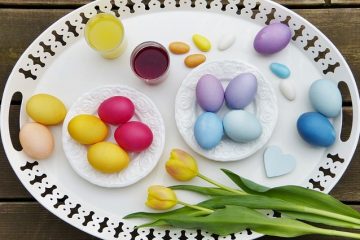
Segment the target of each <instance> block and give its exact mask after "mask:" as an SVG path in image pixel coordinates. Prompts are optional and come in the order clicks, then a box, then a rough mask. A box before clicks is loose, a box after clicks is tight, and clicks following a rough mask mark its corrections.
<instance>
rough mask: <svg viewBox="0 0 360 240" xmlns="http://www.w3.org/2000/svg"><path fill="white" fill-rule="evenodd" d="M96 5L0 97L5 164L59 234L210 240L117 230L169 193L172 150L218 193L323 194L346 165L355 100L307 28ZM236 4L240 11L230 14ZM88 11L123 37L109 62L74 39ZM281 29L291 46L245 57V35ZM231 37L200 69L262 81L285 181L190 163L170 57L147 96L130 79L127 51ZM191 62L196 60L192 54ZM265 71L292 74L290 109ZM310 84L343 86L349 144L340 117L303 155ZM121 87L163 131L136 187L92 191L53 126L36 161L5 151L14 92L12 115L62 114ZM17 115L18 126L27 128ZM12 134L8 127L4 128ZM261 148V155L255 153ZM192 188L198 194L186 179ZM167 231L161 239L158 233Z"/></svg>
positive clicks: (59, 26)
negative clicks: (40, 110) (244, 73)
mask: <svg viewBox="0 0 360 240" xmlns="http://www.w3.org/2000/svg"><path fill="white" fill-rule="evenodd" d="M132 2H133V3H134V5H133V6H130V5H128V6H127V5H126V3H127V1H124V0H99V1H95V2H92V3H90V4H88V5H86V6H84V7H81V8H79V9H77V10H75V11H73V12H71V13H70V14H68V15H66V16H65V17H63V18H62V19H60V20H59V21H57V22H56V23H54V24H53V25H52V26H50V27H49V28H48V29H47V30H46V31H44V32H43V33H42V34H41V35H40V36H39V37H38V38H37V39H36V40H35V41H34V42H33V43H32V44H31V45H30V46H29V48H28V49H27V50H26V51H25V52H24V54H23V55H22V57H21V58H20V59H19V61H18V62H17V64H16V65H15V67H14V69H13V71H12V73H11V75H10V77H9V80H8V82H7V84H6V87H5V92H4V95H3V99H2V106H1V135H2V141H3V145H4V148H5V151H6V154H7V156H8V159H9V162H10V164H11V166H12V167H13V169H14V171H15V173H16V174H17V176H18V177H19V179H20V180H21V182H22V183H23V184H24V186H25V187H26V188H27V189H28V191H29V192H30V193H31V194H32V195H33V196H34V197H35V198H36V199H37V200H38V201H39V202H40V203H41V204H42V205H43V206H44V207H46V208H47V209H48V210H49V211H51V212H52V213H54V214H55V215H56V216H58V217H59V218H61V219H63V220H64V221H66V222H68V223H69V224H71V225H73V226H75V227H77V228H79V229H81V230H83V231H85V232H88V233H89V234H92V235H94V236H97V237H99V238H102V239H121V240H128V239H162V238H164V239H183V238H184V237H186V238H188V239H194V238H195V237H196V239H214V237H213V236H212V234H211V233H208V232H206V231H203V230H198V231H197V230H185V231H182V229H164V228H161V229H158V228H154V229H152V228H151V229H140V230H136V229H134V228H133V227H134V225H135V224H138V223H140V221H135V220H134V221H129V220H123V219H122V217H123V216H124V215H126V214H129V213H131V212H135V211H148V209H147V208H146V207H145V205H144V202H145V200H146V190H147V187H148V186H149V185H152V184H164V185H172V184H176V183H177V182H175V181H174V180H172V179H171V178H170V177H169V176H168V175H167V174H166V172H165V170H164V167H163V166H164V163H165V161H166V160H167V158H168V155H169V152H170V150H171V149H172V148H174V147H177V148H182V149H184V150H186V151H189V152H191V153H193V154H194V156H195V157H196V158H197V159H198V164H199V168H200V170H201V172H202V173H206V175H208V176H209V177H212V178H214V179H215V180H218V181H221V182H223V183H225V184H227V183H229V180H227V179H226V178H225V176H223V175H222V174H221V173H220V172H219V170H218V169H219V168H228V169H230V170H233V171H235V172H237V173H239V174H240V175H242V176H244V177H247V178H250V179H252V180H254V181H257V182H259V183H262V184H265V185H268V186H277V185H284V184H296V185H301V186H304V187H309V188H312V189H316V190H320V191H323V192H329V191H330V190H331V189H332V188H333V187H334V185H335V184H336V183H337V182H338V180H339V179H340V177H341V176H342V174H343V173H344V171H345V169H346V167H347V166H348V165H349V163H350V161H351V158H352V156H353V153H354V151H355V148H356V145H357V142H358V137H359V126H360V124H359V123H360V122H359V107H360V104H359V95H358V91H357V87H356V83H355V81H354V77H353V75H352V73H351V71H350V69H349V67H348V65H347V63H346V62H345V60H344V58H343V57H342V56H341V54H340V53H339V51H338V50H337V49H336V47H335V46H334V45H333V44H332V43H331V42H330V41H329V40H328V39H327V38H326V37H325V36H324V35H323V34H322V33H321V32H320V31H318V30H317V29H316V28H315V27H314V26H312V25H311V24H310V23H309V22H307V21H306V20H304V19H303V18H301V17H299V16H298V15H297V14H295V13H293V12H292V11H289V10H287V9H286V8H284V7H282V6H280V5H278V4H276V3H274V2H272V1H269V0H244V1H242V0H229V1H225V2H224V1H223V3H222V1H221V0H214V1H211V3H207V2H206V1H205V0H195V1H189V0H179V1H172V0H166V1H161V3H160V2H159V1H156V0H151V1H150V2H149V3H148V4H146V5H145V4H144V3H143V2H142V0H133V1H132ZM238 3H243V5H241V4H238ZM98 11H103V12H112V13H113V14H116V15H117V16H120V15H121V18H122V19H123V24H124V27H125V29H126V36H127V40H128V47H127V49H126V51H125V52H124V55H123V56H122V57H120V58H119V59H116V60H114V61H108V60H104V59H102V58H101V57H100V56H99V55H98V54H96V53H95V52H93V51H92V50H91V49H90V48H89V47H88V46H87V45H86V41H85V40H84V38H83V28H84V25H85V23H86V22H87V20H88V19H89V18H90V17H91V16H94V15H95V14H96V13H97V12H98ZM272 21H281V22H284V23H286V24H288V25H289V26H290V28H291V30H292V33H293V41H292V42H291V44H290V45H289V46H288V47H287V48H286V49H285V50H283V51H282V52H280V53H278V54H276V55H273V56H271V57H261V56H259V55H257V54H256V53H255V51H254V49H253V47H252V40H253V38H254V36H255V34H256V33H257V32H258V31H259V30H260V29H261V28H262V27H264V26H265V25H266V24H269V23H270V22H272ZM228 32H233V33H235V35H236V37H237V41H236V43H235V44H234V45H233V46H232V47H231V48H230V49H228V50H227V51H224V52H219V51H217V50H216V48H215V47H214V48H213V50H212V51H210V52H209V53H206V55H207V59H208V60H209V61H213V60H229V59H230V60H238V61H242V62H246V63H248V64H251V65H254V66H255V67H256V68H257V69H259V71H261V73H262V75H263V76H264V77H265V78H267V79H269V80H270V82H272V84H273V88H274V89H275V94H276V97H277V99H278V109H279V114H278V122H277V125H276V127H275V129H274V131H273V134H272V136H271V138H270V140H269V142H268V144H271V145H278V146H280V147H281V148H282V150H283V151H284V152H285V153H291V154H292V155H293V156H295V157H296V158H297V160H298V161H297V162H298V165H297V168H296V169H295V170H294V171H293V172H292V173H291V174H288V175H285V176H282V177H278V178H273V179H268V178H266V176H265V171H264V165H263V162H262V161H263V160H262V153H263V149H264V148H262V149H260V150H259V151H257V152H256V153H255V154H253V155H252V156H250V157H248V158H247V159H244V160H242V161H236V162H227V163H224V162H215V161H209V160H207V159H204V158H202V157H201V156H199V155H198V154H195V153H194V152H193V151H191V149H190V148H189V147H188V146H187V144H186V143H185V142H184V141H183V139H182V137H181V135H180V134H179V132H178V131H177V128H176V122H175V119H174V114H175V113H174V104H175V95H176V92H177V90H178V88H179V87H180V85H181V82H182V80H183V79H184V78H185V77H186V75H187V74H188V73H189V71H190V70H189V69H187V68H186V67H185V66H184V64H183V60H184V56H174V55H172V56H171V64H170V70H169V76H168V79H167V80H166V81H165V82H163V83H161V84H160V85H157V86H148V85H146V84H144V83H143V82H141V81H140V80H138V79H137V78H136V77H135V76H134V75H133V74H132V71H131V70H130V69H131V68H130V64H129V59H130V54H131V51H132V49H133V48H134V47H135V46H136V45H137V44H139V43H141V42H143V41H146V40H154V41H158V42H160V43H162V44H164V45H168V43H169V42H171V41H174V40H181V41H186V42H188V43H191V36H192V34H193V33H200V34H203V35H205V36H207V37H208V38H209V39H210V40H211V41H212V42H213V44H214V46H216V44H217V42H218V39H219V37H220V36H221V35H222V34H226V33H228ZM191 46H192V50H191V52H192V53H196V52H197V51H196V48H195V46H193V45H191ZM271 62H282V63H285V64H286V65H287V66H289V68H290V69H291V71H292V75H291V76H292V78H293V79H292V80H293V81H294V83H295V87H296V90H297V99H296V100H295V101H294V102H288V101H287V100H286V99H284V98H283V97H282V96H281V94H280V92H279V90H278V84H279V81H280V80H279V79H276V78H275V77H274V76H273V75H272V73H271V72H270V70H269V68H268V67H269V64H270V63H271ZM319 78H329V79H332V80H333V81H334V82H340V81H344V82H345V83H346V85H347V86H348V87H349V90H350V95H351V99H352V106H353V115H352V116H353V119H352V122H353V124H352V128H351V134H350V138H349V139H348V140H346V141H344V142H343V141H341V140H340V131H341V120H342V117H338V118H336V119H334V122H333V124H334V127H335V129H336V131H337V141H336V143H335V144H334V145H333V146H332V147H330V148H313V147H310V146H309V145H307V144H306V143H304V141H303V140H302V139H301V138H300V137H299V136H298V134H297V132H296V127H295V122H296V119H297V117H298V116H299V114H300V113H302V112H305V111H311V110H312V108H311V105H310V103H309V100H308V97H307V90H308V87H309V86H310V84H311V83H312V82H313V81H315V80H317V79H319ZM109 84H110V85H112V84H115V85H116V84H122V85H127V86H130V87H132V88H135V89H137V90H139V91H140V92H143V93H144V94H145V95H147V96H148V97H149V98H150V99H151V100H152V101H153V102H154V104H155V105H156V107H157V108H158V109H159V111H160V113H161V115H162V117H163V119H164V123H165V129H166V143H165V147H164V152H163V154H162V156H161V158H160V161H159V163H158V165H157V167H156V168H154V170H153V171H152V172H151V173H150V174H149V175H147V176H146V177H145V178H143V179H142V180H141V181H139V182H137V183H135V184H133V185H131V186H128V187H124V188H121V189H109V188H102V187H98V186H95V185H93V184H91V183H89V182H88V181H86V180H84V179H83V178H82V177H80V176H79V175H78V174H77V173H76V172H74V171H73V169H72V167H71V166H70V164H69V163H68V161H67V159H66V157H65V154H64V151H63V149H62V143H61V138H62V137H61V136H62V134H61V132H62V129H61V126H55V127H51V131H52V133H53V134H54V137H55V152H54V154H53V156H52V157H51V158H49V159H46V160H44V161H33V160H32V159H30V158H28V157H27V156H26V155H25V154H24V153H23V152H22V151H16V150H15V149H14V148H13V146H12V141H11V137H10V133H9V110H10V105H11V99H12V97H13V95H14V93H16V92H20V93H21V94H22V96H23V101H22V106H23V105H24V103H25V102H26V101H27V100H28V99H29V97H30V96H32V95H33V94H35V93H39V92H46V93H49V94H53V95H55V96H57V97H59V98H60V99H62V100H63V101H64V103H65V105H66V106H67V107H70V106H71V105H72V104H73V103H74V102H75V100H76V99H77V98H78V97H80V96H81V95H83V94H84V93H86V92H88V91H90V90H91V89H94V88H96V87H100V86H103V85H109ZM28 120H29V118H28V117H27V116H26V114H25V111H24V108H23V107H22V108H21V111H20V125H23V124H24V123H25V122H27V121H28ZM10 125H13V122H11V123H10ZM264 147H266V145H265V146H264ZM191 183H192V184H203V183H202V182H201V181H200V180H198V179H196V180H193V181H192V182H191ZM178 195H179V198H180V199H182V200H184V201H188V202H191V203H195V202H197V201H199V200H201V198H200V197H199V196H197V195H193V194H187V193H183V192H179V193H178ZM167 230H168V231H167ZM258 236H260V235H259V234H256V233H253V232H251V231H247V232H246V231H245V232H242V233H235V234H234V235H232V236H226V237H224V238H223V239H232V238H234V237H235V238H236V239H253V238H256V237H258Z"/></svg>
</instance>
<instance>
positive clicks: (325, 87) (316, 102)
mask: <svg viewBox="0 0 360 240" xmlns="http://www.w3.org/2000/svg"><path fill="white" fill-rule="evenodd" d="M309 97H310V102H311V104H312V106H313V108H314V109H315V110H316V111H318V112H319V113H322V114H323V115H324V116H326V117H329V118H332V117H337V116H338V115H339V114H340V112H341V108H342V97H341V93H340V91H339V88H338V87H337V85H336V84H335V83H333V82H332V81H330V80H326V79H321V80H317V81H315V82H314V83H313V84H312V85H311V87H310V90H309Z"/></svg>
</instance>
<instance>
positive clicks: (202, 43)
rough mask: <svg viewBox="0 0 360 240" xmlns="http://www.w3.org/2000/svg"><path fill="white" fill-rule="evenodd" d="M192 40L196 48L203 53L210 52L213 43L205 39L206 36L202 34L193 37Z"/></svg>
mask: <svg viewBox="0 0 360 240" xmlns="http://www.w3.org/2000/svg"><path fill="white" fill-rule="evenodd" d="M192 40H193V42H194V44H195V46H196V47H197V48H198V49H199V50H200V51H203V52H208V51H210V49H211V43H210V41H209V40H208V39H207V38H206V37H204V36H202V35H200V34H194V35H193V37H192Z"/></svg>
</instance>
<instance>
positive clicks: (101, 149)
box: [87, 142, 130, 173]
mask: <svg viewBox="0 0 360 240" xmlns="http://www.w3.org/2000/svg"><path fill="white" fill-rule="evenodd" d="M87 158H88V161H89V163H90V165H91V166H93V167H94V168H95V169H97V170H99V171H101V172H104V173H115V172H119V171H121V170H122V169H124V168H126V167H127V166H128V164H129V161H130V159H129V155H128V154H127V152H125V151H124V150H123V149H122V148H121V147H119V146H118V145H117V144H114V143H111V142H99V143H97V144H94V145H92V146H90V147H89V149H88V153H87Z"/></svg>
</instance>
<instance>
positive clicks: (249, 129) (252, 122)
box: [223, 110, 262, 143]
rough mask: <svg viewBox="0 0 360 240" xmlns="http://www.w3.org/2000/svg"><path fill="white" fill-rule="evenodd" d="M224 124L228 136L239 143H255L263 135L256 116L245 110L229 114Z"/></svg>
mask: <svg viewBox="0 0 360 240" xmlns="http://www.w3.org/2000/svg"><path fill="white" fill-rule="evenodd" d="M223 124H224V130H225V133H226V135H227V136H228V137H229V138H230V139H232V140H233V141H235V142H239V143H246V142H250V141H253V140H255V139H257V138H258V137H260V135H261V133H262V126H261V124H260V122H259V120H258V119H257V118H256V116H255V115H254V114H252V113H249V112H246V111H244V110H233V111H230V112H228V113H227V114H226V115H225V117H224V120H223Z"/></svg>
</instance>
